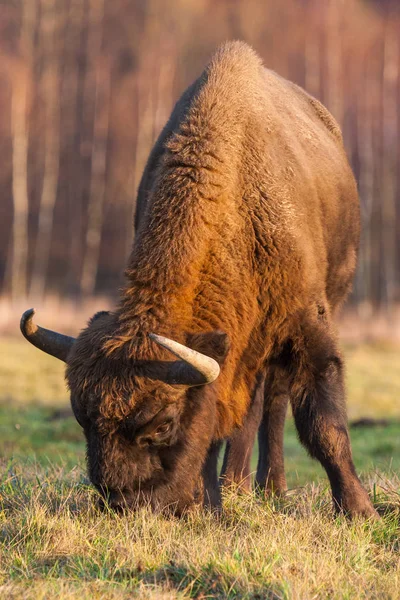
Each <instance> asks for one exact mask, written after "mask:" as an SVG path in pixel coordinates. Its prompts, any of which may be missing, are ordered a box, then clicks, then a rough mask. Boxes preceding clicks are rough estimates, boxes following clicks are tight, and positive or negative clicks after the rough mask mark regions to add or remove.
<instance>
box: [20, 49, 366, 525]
mask: <svg viewBox="0 0 400 600" xmlns="http://www.w3.org/2000/svg"><path fill="white" fill-rule="evenodd" d="M138 205H139V210H138V215H140V218H139V217H138V222H137V225H138V233H137V236H136V238H135V243H134V246H133V249H132V254H131V256H130V259H129V263H128V267H127V269H126V285H125V288H124V289H123V291H122V294H121V299H120V302H119V305H118V308H117V310H116V311H115V312H113V313H99V314H97V315H95V316H94V317H93V318H92V320H91V321H90V322H89V324H88V326H87V328H86V329H84V330H83V331H82V332H81V334H80V335H79V337H78V338H77V339H76V340H75V339H73V338H69V337H66V336H63V335H61V334H58V333H54V332H50V331H48V330H45V329H42V328H41V327H38V326H36V325H35V324H34V323H33V321H32V311H28V312H27V313H25V315H24V316H23V318H22V325H21V327H22V331H23V333H24V335H25V337H26V338H27V339H28V340H29V341H30V342H32V343H33V344H34V345H35V346H37V347H39V348H40V349H42V350H44V351H45V352H47V353H49V354H52V355H53V356H56V357H57V358H60V359H62V360H64V361H65V362H66V363H67V372H66V376H67V381H68V385H69V387H70V390H71V402H72V407H73V410H74V413H75V416H76V418H77V420H78V421H79V423H80V424H81V425H82V427H83V429H84V432H85V436H86V439H87V457H88V470H89V476H90V479H91V481H92V482H93V484H94V485H95V486H96V487H97V488H98V489H99V490H100V492H101V493H103V494H105V495H107V497H108V499H109V501H110V503H111V504H112V505H113V506H115V507H120V506H126V505H127V506H137V505H140V504H142V503H148V502H149V503H151V505H152V506H154V507H165V506H173V507H174V508H175V509H176V510H178V511H181V510H182V509H184V508H185V507H187V506H189V505H190V504H191V503H192V502H193V501H194V499H195V496H196V489H197V485H198V481H199V479H200V477H201V475H202V476H203V480H204V487H205V490H206V496H208V498H209V500H210V502H211V503H218V502H219V497H218V492H217V469H216V457H217V450H218V445H219V442H220V440H223V439H226V438H229V437H230V436H231V452H232V461H231V464H227V466H226V468H227V472H228V473H229V469H231V472H232V473H233V472H234V465H235V460H236V459H235V457H234V455H235V453H236V456H237V459H238V460H240V459H241V458H240V457H241V454H242V451H243V444H244V443H246V435H244V434H243V433H242V434H241V433H240V428H241V427H243V426H244V432H246V428H248V431H250V432H251V433H252V434H253V433H254V431H255V426H254V422H256V423H258V417H257V415H256V416H255V417H254V418H253V419H252V418H251V415H252V406H251V399H252V396H254V393H255V390H256V389H257V386H258V392H257V393H258V394H261V393H262V386H263V385H264V386H265V408H264V413H263V419H262V425H261V438H262V441H263V443H265V445H264V446H263V445H262V451H261V457H260V461H261V462H262V461H263V460H264V461H267V460H268V458H267V456H268V455H269V456H270V458H271V457H273V456H276V457H277V458H279V456H280V451H279V445H280V438H281V432H282V427H283V420H284V409H283V408H282V407H283V406H284V407H285V408H286V400H285V399H286V397H290V401H291V405H292V410H293V414H294V418H295V422H296V426H297V429H298V433H299V437H300V440H301V441H302V443H303V444H304V445H305V446H306V448H307V449H308V451H309V452H310V454H311V455H312V456H313V457H315V458H317V459H318V460H319V461H320V462H321V463H322V465H323V466H324V468H325V469H326V472H327V474H328V477H329V480H330V483H331V487H332V494H333V501H334V506H335V508H336V510H343V511H345V512H347V513H349V514H350V515H356V514H361V515H364V516H373V515H375V511H374V509H373V507H372V505H371V502H370V500H369V498H368V495H367V493H366V492H365V490H364V489H363V487H362V486H361V484H360V481H359V479H358V477H357V475H356V472H355V469H354V465H353V461H352V457H351V449H350V442H349V436H348V431H347V424H346V412H345V399H344V386H343V363H342V359H341V357H340V353H339V350H338V348H337V341H336V334H335V331H334V327H333V324H332V318H333V313H334V312H335V310H336V308H337V307H338V305H339V304H340V303H341V302H342V300H343V299H344V298H345V296H346V294H347V292H348V290H349V288H350V285H351V280H352V276H353V272H354V268H355V263H356V251H357V245H358V238H359V207H358V198H357V191H356V186H355V182H354V178H353V175H352V173H351V170H350V167H349V165H348V162H347V159H346V156H345V152H344V149H343V144H342V138H341V134H340V131H339V128H338V126H337V125H336V123H335V121H334V119H333V118H332V117H331V115H330V114H329V112H328V111H327V110H326V109H325V108H324V107H323V106H322V105H321V104H320V103H319V102H317V101H316V100H315V99H314V98H312V97H310V96H309V95H307V94H306V93H305V92H304V91H303V90H302V89H300V88H299V87H297V86H296V85H294V84H292V83H290V82H288V81H286V80H284V79H282V78H281V77H279V76H278V75H276V74H275V73H273V72H271V71H268V70H266V69H265V68H264V67H263V66H262V63H261V61H260V59H259V58H258V57H257V55H256V54H255V53H254V52H253V50H251V49H250V48H249V47H248V46H247V45H245V44H243V43H240V42H233V43H228V44H226V45H224V46H223V47H222V48H221V49H220V50H219V51H218V52H217V53H216V54H215V56H214V57H213V59H212V60H211V62H210V64H209V65H208V67H207V68H206V70H205V71H204V73H203V74H202V75H201V76H200V78H199V79H198V80H197V81H196V82H195V83H194V84H193V85H192V86H190V87H189V88H188V90H187V91H186V92H185V93H184V94H183V96H182V97H181V99H180V100H179V101H178V103H177V105H176V107H175V109H174V111H173V113H172V115H171V118H170V120H169V121H168V123H167V125H166V127H165V129H164V131H163V132H162V133H161V135H160V138H159V140H158V142H157V143H156V145H155V148H154V149H153V152H152V153H151V156H150V159H149V162H148V164H147V166H146V169H145V173H144V175H143V180H142V183H141V186H140V190H139V196H138ZM171 358H174V359H173V360H171ZM264 379H265V384H264ZM256 395H257V394H256ZM255 405H257V402H255ZM255 412H257V411H255ZM253 416H254V415H253ZM248 423H250V424H248ZM274 452H275V454H274ZM229 462H230V461H229V457H228V460H227V463H229ZM232 465H233V466H232ZM266 466H268V465H267V464H264V465H260V468H259V476H258V481H259V483H260V484H261V485H264V484H265V479H266V477H267V470H268V469H267V468H266ZM281 475H282V472H281V468H280V467H279V465H278V468H277V474H276V477H277V478H278V479H279V477H280V476H281ZM274 476H275V475H274ZM281 483H282V482H281ZM281 483H279V481H278V482H277V485H281Z"/></svg>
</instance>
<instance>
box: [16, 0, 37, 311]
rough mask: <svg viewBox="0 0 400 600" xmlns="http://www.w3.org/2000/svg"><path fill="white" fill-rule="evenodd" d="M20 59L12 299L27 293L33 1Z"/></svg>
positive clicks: (27, 0)
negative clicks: (29, 119) (29, 121)
mask: <svg viewBox="0 0 400 600" xmlns="http://www.w3.org/2000/svg"><path fill="white" fill-rule="evenodd" d="M22 11H23V14H22V25H21V37H20V47H21V53H20V59H19V60H18V63H19V64H17V68H16V69H15V70H14V73H13V81H12V100H11V131H12V191H13V204H14V221H13V252H12V268H11V297H12V300H13V301H15V300H17V299H23V298H24V297H25V296H26V294H27V261H28V211H29V203H28V141H29V132H28V114H29V99H30V93H31V77H32V72H31V70H32V56H33V50H34V47H33V41H34V27H35V19H36V2H35V1H34V0H24V2H23V6H22Z"/></svg>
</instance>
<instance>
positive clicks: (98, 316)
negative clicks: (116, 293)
mask: <svg viewBox="0 0 400 600" xmlns="http://www.w3.org/2000/svg"><path fill="white" fill-rule="evenodd" d="M109 314H110V311H109V310H99V312H97V313H95V314H94V315H93V317H91V318H90V319H89V323H88V325H91V324H92V323H94V322H95V321H97V319H99V318H100V317H104V316H106V315H109Z"/></svg>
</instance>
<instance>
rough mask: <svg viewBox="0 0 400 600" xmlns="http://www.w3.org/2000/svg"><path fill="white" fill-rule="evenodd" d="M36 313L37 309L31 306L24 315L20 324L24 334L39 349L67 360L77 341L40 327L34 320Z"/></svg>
mask: <svg viewBox="0 0 400 600" xmlns="http://www.w3.org/2000/svg"><path fill="white" fill-rule="evenodd" d="M34 314H35V309H34V308H30V309H29V310H27V311H25V312H24V314H23V315H22V317H21V324H20V327H21V332H22V335H23V336H24V338H26V339H27V340H28V342H30V343H31V344H33V345H34V346H36V348H39V350H42V351H43V352H46V354H50V355H51V356H55V358H59V359H60V360H63V361H64V362H65V361H66V360H67V356H68V354H69V351H70V350H71V348H72V346H73V344H74V343H75V338H73V337H70V336H68V335H63V334H62V333H57V332H56V331H50V330H49V329H44V328H43V327H39V326H38V325H36V324H35V323H34V322H33V320H32V318H33V315H34Z"/></svg>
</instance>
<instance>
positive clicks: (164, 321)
mask: <svg viewBox="0 0 400 600" xmlns="http://www.w3.org/2000/svg"><path fill="white" fill-rule="evenodd" d="M166 179H167V181H165V180H166ZM172 179H174V178H173V177H172ZM167 183H169V185H170V187H169V188H168V186H167ZM172 183H173V182H172ZM171 187H173V186H171V181H168V177H166V176H165V177H164V181H162V182H160V187H159V189H158V193H157V194H155V197H154V199H153V200H152V207H151V208H152V210H151V212H150V213H149V215H148V217H147V219H146V221H145V222H144V224H143V226H142V229H141V231H140V233H139V235H138V237H137V239H136V241H135V245H134V248H133V251H132V255H131V258H130V261H129V265H128V268H127V269H126V284H125V287H124V289H123V292H122V297H121V302H120V306H119V310H118V322H119V327H118V331H117V332H116V336H115V337H116V338H119V339H120V340H121V342H123V341H130V340H132V339H133V338H140V339H141V343H142V346H143V348H144V352H146V346H147V342H145V341H144V338H147V333H149V332H150V331H153V332H154V333H158V334H164V335H167V336H169V337H174V339H176V340H177V341H181V340H182V341H184V340H183V339H182V336H183V335H184V333H185V332H188V331H190V330H191V322H192V320H193V316H194V315H193V307H194V304H195V298H196V291H197V290H198V288H199V285H200V284H201V280H202V277H204V268H205V264H206V262H207V256H208V255H209V253H210V251H212V248H213V245H214V240H215V238H216V237H217V236H218V233H217V228H216V223H215V220H216V219H215V217H216V215H215V214H213V211H214V213H215V211H216V207H215V206H213V202H214V199H215V190H213V189H212V186H211V187H209V189H208V192H209V193H208V194H207V195H208V197H207V195H206V194H205V193H204V190H202V188H201V187H200V192H201V193H200V194H199V187H197V189H192V186H190V185H186V188H185V189H182V188H181V187H179V186H176V190H175V194H174V193H173V190H172V189H171ZM165 189H167V190H168V189H169V194H168V197H166V196H165V193H166V192H165ZM211 192H214V196H213V194H212V193H211ZM143 343H144V345H143Z"/></svg>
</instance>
